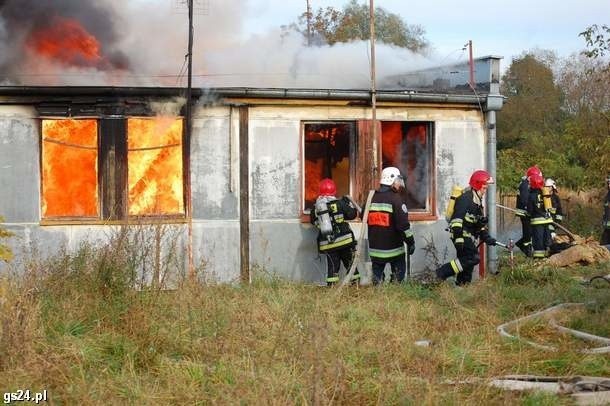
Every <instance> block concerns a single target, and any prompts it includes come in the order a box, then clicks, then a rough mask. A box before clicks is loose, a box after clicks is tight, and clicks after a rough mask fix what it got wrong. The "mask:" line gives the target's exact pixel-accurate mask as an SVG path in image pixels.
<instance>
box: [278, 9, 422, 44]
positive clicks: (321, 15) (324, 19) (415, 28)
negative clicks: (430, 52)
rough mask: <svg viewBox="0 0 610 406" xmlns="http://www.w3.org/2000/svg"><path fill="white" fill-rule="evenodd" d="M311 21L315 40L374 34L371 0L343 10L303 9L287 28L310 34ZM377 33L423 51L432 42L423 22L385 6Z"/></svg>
mask: <svg viewBox="0 0 610 406" xmlns="http://www.w3.org/2000/svg"><path fill="white" fill-rule="evenodd" d="M308 18H309V19H310V22H311V31H312V32H311V35H312V38H311V41H310V42H311V43H313V44H320V43H327V44H330V45H332V44H335V43H337V42H349V41H354V40H367V39H369V38H370V24H369V23H370V20H369V6H368V4H358V2H357V0H351V2H350V3H348V4H347V5H345V6H344V7H343V10H341V11H339V10H337V9H335V8H333V7H327V8H325V9H323V8H319V9H318V10H317V11H315V12H311V13H307V12H305V13H303V14H302V15H301V16H300V17H299V20H298V22H297V23H293V24H291V25H290V26H288V27H284V28H285V29H294V30H296V31H298V32H300V33H301V34H303V35H304V36H305V37H306V38H307V35H308V31H307V22H308ZM375 32H376V34H375V36H376V38H377V40H378V41H380V42H384V43H386V44H392V45H396V46H398V47H401V48H407V49H410V50H411V51H414V52H419V53H423V52H425V51H426V50H427V48H428V46H429V43H428V40H427V39H426V38H425V30H424V29H423V28H422V27H421V26H419V25H413V24H407V23H406V22H405V21H404V20H403V19H402V18H401V17H400V16H399V15H397V14H394V13H390V12H388V11H386V10H385V9H383V8H381V7H376V8H375Z"/></svg>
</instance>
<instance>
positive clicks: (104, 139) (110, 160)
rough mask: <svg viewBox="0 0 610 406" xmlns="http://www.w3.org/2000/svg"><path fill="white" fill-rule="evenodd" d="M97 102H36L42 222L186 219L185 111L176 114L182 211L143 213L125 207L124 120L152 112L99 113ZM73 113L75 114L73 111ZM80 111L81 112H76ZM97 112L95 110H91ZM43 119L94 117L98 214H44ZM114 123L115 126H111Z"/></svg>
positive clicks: (125, 133)
mask: <svg viewBox="0 0 610 406" xmlns="http://www.w3.org/2000/svg"><path fill="white" fill-rule="evenodd" d="M98 110H99V106H91V105H90V106H85V107H82V106H78V108H75V107H74V106H69V105H51V106H39V107H38V111H39V116H38V129H39V137H38V138H39V175H40V188H39V210H40V224H41V225H57V224H62V223H65V224H112V223H117V224H124V223H126V222H128V223H129V222H135V223H157V222H170V223H182V222H186V221H187V219H188V216H189V212H190V204H189V196H190V195H189V193H190V187H189V185H188V184H187V183H188V181H189V179H190V177H189V176H188V175H187V174H188V171H190V157H189V156H188V148H187V143H188V142H189V140H187V132H186V126H185V117H184V114H179V115H176V116H175V118H176V119H177V120H181V121H182V138H181V150H182V154H181V155H182V189H183V191H182V199H183V202H182V204H183V213H179V214H146V215H129V212H128V211H129V207H128V193H129V190H128V170H129V168H128V156H127V153H128V150H127V139H128V133H127V121H128V120H129V119H131V118H142V119H153V118H154V117H155V115H154V114H151V113H150V112H148V111H146V110H145V109H142V108H138V109H136V111H134V112H133V113H130V112H121V113H118V114H112V112H111V114H99V111H98ZM74 113H75V114H74ZM79 113H80V114H79ZM91 113H98V114H91ZM44 120H96V121H97V132H98V133H97V144H98V145H97V148H98V149H97V153H98V156H97V176H98V182H97V183H98V185H97V187H98V191H97V192H98V202H97V204H98V213H99V214H98V216H97V217H84V216H54V217H43V215H42V198H43V182H44V181H43V155H42V148H43V134H42V123H43V121H44ZM112 127H114V128H112Z"/></svg>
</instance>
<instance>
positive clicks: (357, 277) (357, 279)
mask: <svg viewBox="0 0 610 406" xmlns="http://www.w3.org/2000/svg"><path fill="white" fill-rule="evenodd" d="M349 284H350V285H352V286H360V272H358V269H356V272H355V273H354V275H353V276H352V280H351V281H350V282H349Z"/></svg>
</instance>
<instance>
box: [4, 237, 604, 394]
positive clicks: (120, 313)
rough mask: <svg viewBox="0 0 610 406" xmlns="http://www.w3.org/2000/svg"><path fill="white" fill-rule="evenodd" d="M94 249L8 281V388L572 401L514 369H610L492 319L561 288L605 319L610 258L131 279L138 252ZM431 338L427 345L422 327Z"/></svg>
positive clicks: (512, 314)
mask: <svg viewBox="0 0 610 406" xmlns="http://www.w3.org/2000/svg"><path fill="white" fill-rule="evenodd" d="M107 254H108V251H104V250H103V249H93V248H91V247H83V248H82V249H81V250H79V252H77V253H76V254H74V255H68V254H62V255H61V256H58V257H57V258H55V259H54V260H52V261H50V262H49V263H46V264H45V267H44V272H38V273H30V274H29V276H27V277H16V276H13V277H5V278H4V279H2V280H0V287H1V289H0V291H2V292H4V295H3V300H2V301H0V323H1V324H0V325H1V326H2V330H1V332H0V389H1V390H3V391H4V392H6V391H14V390H16V389H20V388H29V389H31V390H42V389H47V390H48V393H49V396H50V398H51V400H52V401H53V402H55V403H58V404H74V403H78V404H81V403H85V404H102V403H103V404H124V403H135V404H183V403H186V404H210V403H220V404H267V403H269V404H328V403H338V404H397V405H411V404H412V405H419V404H464V403H466V404H473V403H481V404H507V403H508V404H523V405H530V404H531V405H533V404H536V405H538V404H549V405H550V404H558V403H559V404H562V403H566V404H568V403H569V401H568V399H567V398H564V397H558V396H555V395H548V394H541V393H516V392H506V391H501V390H498V389H495V388H491V387H489V386H488V385H487V384H486V382H485V381H486V380H487V379H490V378H493V377H498V376H502V375H508V374H536V375H592V376H610V363H609V362H608V356H607V355H583V354H580V353H578V352H577V351H576V350H574V349H572V348H569V347H568V348H565V347H561V349H560V351H558V352H546V351H542V350H539V349H536V348H532V347H530V346H528V345H526V344H523V343H522V342H519V341H514V340H513V341H511V340H507V339H505V338H503V337H501V336H500V335H499V334H498V333H497V332H496V327H497V326H498V325H499V324H501V323H504V322H506V321H509V320H513V319H515V318H518V317H521V316H525V315H527V314H530V313H531V312H533V311H537V310H541V309H544V308H546V307H549V306H551V305H553V304H557V303H562V302H582V301H586V302H590V303H589V304H588V305H587V307H586V309H584V310H583V311H582V312H580V313H578V314H576V315H575V316H574V317H573V318H572V319H569V320H567V323H568V324H567V325H568V326H570V327H573V328H583V329H586V330H587V331H590V332H593V333H598V334H602V333H607V332H608V330H607V329H608V325H607V309H608V304H609V303H608V302H609V301H610V299H609V298H610V293H609V292H610V286H606V285H608V284H596V285H595V286H585V285H583V284H582V283H580V281H579V280H578V279H577V278H575V277H591V276H593V275H598V274H607V273H608V264H603V265H599V266H597V267H584V268H578V269H572V270H570V269H539V270H535V269H533V267H532V266H531V263H529V262H527V261H519V263H518V264H517V265H516V267H515V269H513V270H510V269H509V268H508V267H507V266H506V265H505V264H502V272H501V274H500V275H498V276H496V277H489V278H487V279H485V280H483V281H479V282H477V283H474V284H472V285H470V286H468V287H464V288H455V287H452V286H450V285H449V284H441V285H438V286H434V287H426V286H421V285H415V284H405V285H402V286H395V285H393V286H384V287H381V288H372V287H363V288H359V289H356V288H347V289H345V290H343V291H341V292H339V294H337V291H336V290H333V289H326V288H321V287H317V286H310V285H304V284H296V283H289V282H283V281H280V280H277V279H274V280H265V279H258V278H257V279H256V280H255V281H254V283H253V284H252V285H248V286H231V285H205V284H200V283H196V282H193V281H188V280H187V281H184V282H183V283H182V284H180V285H179V286H178V287H177V289H176V290H173V291H162V290H158V289H146V290H138V291H136V290H133V289H131V288H130V287H129V286H130V284H131V283H132V282H133V281H132V280H130V279H129V275H132V274H133V272H132V269H131V268H130V262H129V261H124V260H121V259H120V258H112V257H109V256H108V255H107ZM423 339H425V340H430V341H431V342H432V345H431V346H429V347H419V346H416V345H415V344H414V343H415V341H418V340H423Z"/></svg>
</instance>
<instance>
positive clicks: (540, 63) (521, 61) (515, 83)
mask: <svg viewBox="0 0 610 406" xmlns="http://www.w3.org/2000/svg"><path fill="white" fill-rule="evenodd" d="M550 55H551V56H549V54H548V53H546V54H543V56H538V55H536V54H534V53H532V52H528V53H525V54H523V55H522V56H520V57H518V58H516V59H513V61H512V63H511V65H510V66H509V68H508V70H507V71H506V74H505V75H504V76H503V77H502V84H501V87H502V89H501V92H502V94H504V95H505V96H507V97H508V100H507V102H506V104H505V105H504V106H503V107H502V110H501V111H500V113H499V114H498V149H504V148H511V147H515V146H518V145H519V143H520V142H523V141H525V140H526V138H527V137H532V136H536V135H540V134H548V133H556V132H557V131H558V130H559V129H560V128H561V118H562V110H561V103H562V94H561V90H560V88H559V87H558V86H557V85H556V84H555V77H554V75H553V70H552V68H551V66H550V63H551V61H553V57H552V54H550Z"/></svg>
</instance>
